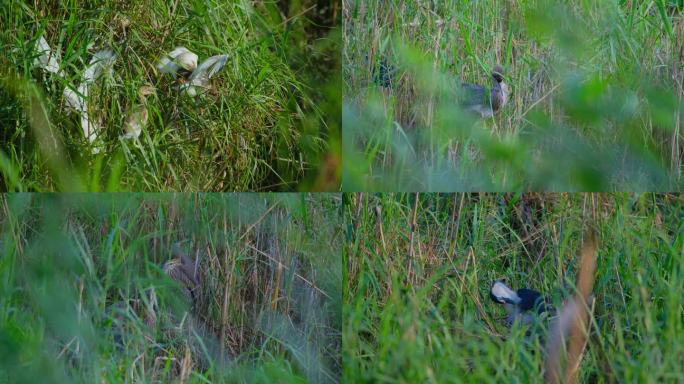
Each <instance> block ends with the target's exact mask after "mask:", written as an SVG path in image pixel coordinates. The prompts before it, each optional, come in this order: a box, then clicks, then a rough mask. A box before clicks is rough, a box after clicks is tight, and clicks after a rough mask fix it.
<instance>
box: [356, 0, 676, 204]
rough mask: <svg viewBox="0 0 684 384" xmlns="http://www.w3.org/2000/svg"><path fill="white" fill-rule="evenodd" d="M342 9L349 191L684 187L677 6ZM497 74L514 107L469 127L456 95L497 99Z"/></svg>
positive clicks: (393, 4)
mask: <svg viewBox="0 0 684 384" xmlns="http://www.w3.org/2000/svg"><path fill="white" fill-rule="evenodd" d="M343 9H344V17H343V28H344V32H343V43H344V49H343V56H344V57H343V63H344V64H343V79H344V100H343V117H344V131H343V134H344V144H345V146H344V158H345V167H344V177H343V179H344V188H345V190H350V191H364V190H377V191H388V192H391V191H398V190H399V191H456V192H458V191H464V190H465V191H481V190H502V191H510V190H532V191H540V190H551V191H560V192H563V191H569V190H578V191H623V190H630V191H634V190H662V191H669V190H674V189H679V188H681V186H682V185H684V179H682V170H683V166H684V144H683V143H684V140H683V137H682V122H683V121H684V107H683V103H682V100H684V12H683V11H682V10H684V4H683V3H682V1H672V0H654V1H602V2H592V1H574V2H558V1H548V0H533V1H462V0H448V1H440V2H433V1H411V2H407V1H395V0H388V1H378V2H365V1H353V0H343ZM495 64H501V65H502V66H503V69H504V73H503V75H504V80H505V82H506V83H507V84H508V86H509V87H510V89H511V95H510V100H509V103H508V104H507V105H505V106H504V107H503V108H502V110H501V112H500V113H499V114H497V115H496V116H495V117H494V118H493V119H484V120H483V119H480V118H479V117H478V118H475V117H474V116H473V115H472V114H470V113H466V112H465V111H464V110H462V109H461V108H459V100H458V97H459V92H460V91H461V89H460V83H461V82H462V81H463V82H467V83H478V84H482V85H484V86H487V87H490V86H491V83H492V80H491V76H490V72H491V70H492V68H493V67H494V66H495ZM385 68H386V69H387V71H385ZM388 82H389V84H388ZM387 85H389V86H387Z"/></svg>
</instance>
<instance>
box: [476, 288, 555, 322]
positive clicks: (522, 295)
mask: <svg viewBox="0 0 684 384" xmlns="http://www.w3.org/2000/svg"><path fill="white" fill-rule="evenodd" d="M489 295H490V297H491V298H492V300H494V302H495V303H497V304H502V305H503V306H504V308H505V309H506V313H507V314H508V317H507V319H506V325H508V326H511V325H513V323H515V322H516V321H518V322H521V323H522V324H524V325H529V324H531V323H532V322H534V320H535V319H536V318H538V317H539V316H540V315H542V314H545V313H546V314H550V313H552V312H553V311H554V309H553V306H552V305H551V303H550V302H549V300H548V298H545V297H544V296H542V294H541V293H540V292H538V291H535V290H534V289H529V288H521V289H518V290H516V291H514V290H512V289H511V288H509V287H508V286H507V285H506V284H504V283H503V282H502V281H501V280H495V281H493V282H492V286H491V289H490V291H489Z"/></svg>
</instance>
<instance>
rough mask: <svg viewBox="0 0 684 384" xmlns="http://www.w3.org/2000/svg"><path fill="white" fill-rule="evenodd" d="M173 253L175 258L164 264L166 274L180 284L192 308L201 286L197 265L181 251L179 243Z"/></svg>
mask: <svg viewBox="0 0 684 384" xmlns="http://www.w3.org/2000/svg"><path fill="white" fill-rule="evenodd" d="M171 251H172V254H173V258H172V259H171V260H169V261H167V262H166V263H165V264H164V268H163V269H164V273H166V274H167V275H168V276H169V277H170V278H171V279H173V280H174V281H176V282H178V283H179V284H180V286H181V288H182V292H183V295H184V296H185V297H186V298H187V299H188V300H189V301H190V304H191V306H194V305H195V303H196V301H197V297H198V290H199V286H200V282H199V274H198V271H197V268H196V265H195V263H194V262H193V261H192V259H190V257H189V256H188V255H187V254H186V253H185V252H183V251H182V250H181V248H180V245H179V244H178V243H176V244H174V245H173V247H172V249H171Z"/></svg>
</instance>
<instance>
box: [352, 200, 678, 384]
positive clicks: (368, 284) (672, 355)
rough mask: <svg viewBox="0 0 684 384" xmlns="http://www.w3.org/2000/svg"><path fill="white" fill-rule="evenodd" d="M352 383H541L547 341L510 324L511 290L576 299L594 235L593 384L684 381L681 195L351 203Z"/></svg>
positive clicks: (586, 379) (587, 379)
mask: <svg viewBox="0 0 684 384" xmlns="http://www.w3.org/2000/svg"><path fill="white" fill-rule="evenodd" d="M345 217H346V220H347V242H346V243H347V245H346V246H345V265H346V268H347V269H346V271H345V273H346V276H345V282H344V292H345V296H344V322H343V370H344V373H343V380H344V381H345V382H349V383H388V382H393V383H397V382H399V383H539V382H542V377H543V375H544V367H545V364H544V363H545V358H546V356H547V355H546V353H545V352H544V350H543V348H544V342H543V340H541V342H537V340H535V339H530V338H528V335H527V334H526V331H527V329H526V328H525V327H524V326H517V325H514V326H513V327H511V328H508V327H507V326H506V325H505V319H506V318H507V316H506V313H505V311H504V310H503V308H502V307H503V306H502V305H500V304H497V303H495V302H494V301H493V300H492V299H491V298H490V286H491V283H492V281H493V280H495V279H496V280H498V279H505V280H506V283H507V284H508V285H509V286H511V287H513V288H514V289H518V288H531V289H534V290H538V291H540V292H542V293H543V294H544V295H546V296H547V297H549V298H550V299H551V302H552V303H553V305H554V306H555V307H556V308H560V305H561V303H563V301H565V300H567V299H568V298H570V297H572V295H573V294H574V292H575V289H576V285H575V282H576V276H577V275H578V270H579V269H580V265H579V264H580V257H579V249H580V245H581V244H582V243H583V233H584V232H585V231H586V230H587V229H588V228H593V229H594V230H595V231H596V234H597V239H598V246H597V248H596V250H597V258H596V272H595V282H594V285H593V297H594V305H593V307H592V308H591V312H592V316H591V321H590V322H589V324H590V326H589V331H588V343H587V345H586V350H585V351H584V355H583V357H582V359H581V363H580V366H579V376H578V379H579V380H578V382H581V383H681V382H684V371H682V362H684V296H683V295H682V292H684V257H682V255H683V254H684V222H683V221H682V217H684V196H683V195H681V194H678V195H677V194H672V195H669V194H668V195H660V194H650V193H649V194H627V193H620V194H579V193H578V194H573V193H570V194H568V193H563V194H540V193H530V194H503V193H502V194H486V193H478V194H468V193H466V194H429V193H416V194H406V193H402V194H379V195H378V194H367V193H359V194H346V195H345Z"/></svg>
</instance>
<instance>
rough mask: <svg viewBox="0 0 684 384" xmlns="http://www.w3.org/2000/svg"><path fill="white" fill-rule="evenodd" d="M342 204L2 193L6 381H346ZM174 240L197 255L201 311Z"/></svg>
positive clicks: (0, 376) (313, 198)
mask: <svg viewBox="0 0 684 384" xmlns="http://www.w3.org/2000/svg"><path fill="white" fill-rule="evenodd" d="M341 204H342V202H341V199H340V196H339V195H304V194H297V195H294V194H292V195H291V194H281V195H278V196H267V195H258V194H249V195H247V194H221V195H204V194H200V195H187V194H183V195H170V194H162V195H139V194H136V195H133V194H116V195H111V194H102V195H95V194H85V195H81V194H59V195H47V194H41V195H34V194H11V195H0V249H2V257H1V258H0V382H3V383H13V382H16V383H34V382H44V383H52V382H59V383H63V382H84V383H93V382H170V381H172V380H173V381H176V382H235V383H252V382H261V383H272V382H283V383H302V382H316V383H318V382H320V383H333V382H339V380H340V375H341V366H340V357H339V356H340V348H341V323H340V322H341V308H342V307H341V298H342V293H341V264H340V248H341V241H342V238H341V237H340V236H341V235H342V232H341V218H342V217H341V210H342V208H341ZM177 241H182V242H183V243H182V247H183V248H184V249H186V251H187V252H188V253H189V254H190V255H191V257H193V258H198V260H199V261H198V270H199V275H200V277H201V279H200V281H201V282H202V284H201V288H200V290H199V292H198V294H197V302H196V303H195V305H194V307H192V308H190V307H189V303H188V302H187V301H186V300H183V299H180V298H179V297H182V295H178V291H177V290H176V289H175V288H176V285H175V284H174V283H173V281H171V280H170V279H169V278H168V277H166V275H165V274H164V272H163V271H162V265H163V263H165V262H166V261H168V260H169V259H170V258H171V247H172V244H173V243H175V242H177ZM150 292H154V293H156V298H157V301H158V309H157V312H156V318H157V319H159V321H158V322H156V324H157V325H156V326H155V325H154V324H153V325H150V324H149V322H148V321H147V319H148V318H149V315H148V314H149V313H150V312H149V310H150V308H154V307H153V306H152V303H151V301H152V299H151V297H152V296H150ZM153 313H154V312H153ZM188 313H189V314H188ZM163 319H176V320H175V321H171V323H172V325H173V326H167V327H166V328H165V327H164V323H163V321H162V320H163ZM181 319H185V321H186V322H190V321H194V322H195V323H196V324H200V325H202V326H201V327H198V328H196V329H198V330H202V332H204V334H203V338H199V339H196V338H194V337H193V336H192V335H194V333H191V336H185V337H184V336H182V334H179V333H178V332H175V333H174V332H171V331H169V329H171V330H173V329H176V327H182V324H183V323H182V321H181ZM178 324H181V325H178Z"/></svg>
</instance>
